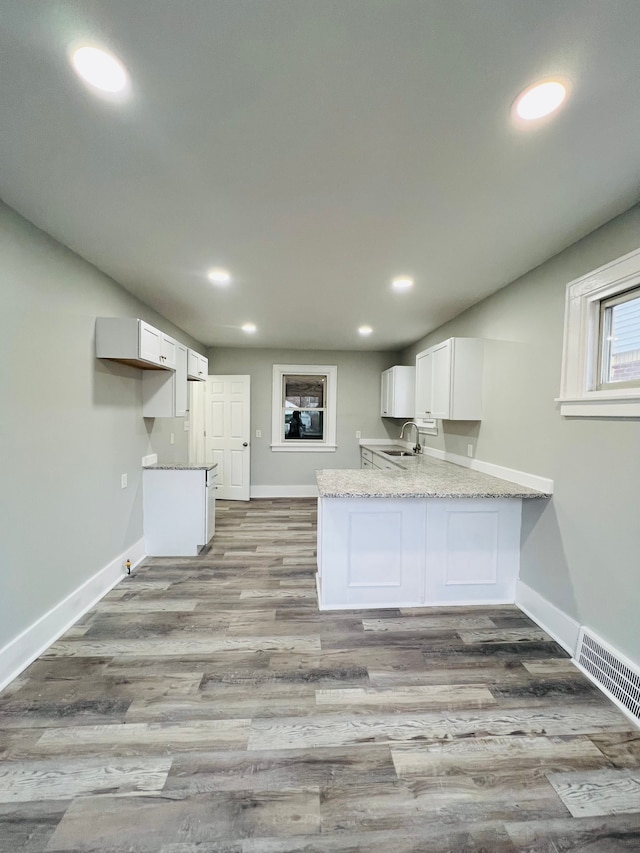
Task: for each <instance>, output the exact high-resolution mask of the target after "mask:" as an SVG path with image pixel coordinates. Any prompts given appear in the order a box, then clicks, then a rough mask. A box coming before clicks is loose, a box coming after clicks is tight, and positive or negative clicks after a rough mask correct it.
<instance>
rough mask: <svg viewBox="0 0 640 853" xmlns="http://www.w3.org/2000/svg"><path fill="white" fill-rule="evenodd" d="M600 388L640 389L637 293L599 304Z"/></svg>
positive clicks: (639, 305) (639, 304)
mask: <svg viewBox="0 0 640 853" xmlns="http://www.w3.org/2000/svg"><path fill="white" fill-rule="evenodd" d="M600 353H601V357H600V385H599V387H600V388H603V387H607V386H611V385H620V384H622V383H624V384H625V385H640V289H637V288H636V289H635V290H633V291H630V292H628V293H624V294H621V295H619V296H616V297H614V298H612V299H608V300H603V302H602V303H601V313H600Z"/></svg>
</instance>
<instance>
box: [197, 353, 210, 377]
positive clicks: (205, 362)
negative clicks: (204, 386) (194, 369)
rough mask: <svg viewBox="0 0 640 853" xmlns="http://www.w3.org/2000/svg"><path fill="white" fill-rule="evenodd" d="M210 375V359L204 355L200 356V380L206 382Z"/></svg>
mask: <svg viewBox="0 0 640 853" xmlns="http://www.w3.org/2000/svg"><path fill="white" fill-rule="evenodd" d="M208 373H209V359H208V358H205V356H203V355H199V356H198V378H199V379H201V380H202V382H204V381H205V380H206V378H207V374H208Z"/></svg>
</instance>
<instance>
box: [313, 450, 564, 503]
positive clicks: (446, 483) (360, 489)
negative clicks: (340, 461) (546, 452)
mask: <svg viewBox="0 0 640 853" xmlns="http://www.w3.org/2000/svg"><path fill="white" fill-rule="evenodd" d="M369 449H370V450H373V451H374V452H378V453H379V452H380V450H381V448H380V447H370V448H369ZM394 462H399V467H397V468H393V469H385V470H379V469H376V468H364V469H353V470H350V469H346V470H324V471H316V480H317V483H318V494H319V495H320V497H325V498H549V497H551V495H549V494H547V493H546V492H540V491H538V490H536V489H530V488H529V487H528V486H520V485H519V484H517V483H512V482H511V481H509V480H502V479H500V478H499V477H492V476H491V475H490V474H483V473H482V472H481V471H473V470H471V469H470V468H464V467H463V466H462V465H455V464H454V463H453V462H444V461H443V460H441V459H435V458H434V457H433V456H426V455H421V456H416V457H408V458H405V459H402V458H400V459H394Z"/></svg>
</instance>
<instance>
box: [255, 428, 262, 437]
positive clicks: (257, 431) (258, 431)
mask: <svg viewBox="0 0 640 853" xmlns="http://www.w3.org/2000/svg"><path fill="white" fill-rule="evenodd" d="M256 438H262V430H261V429H257V430H256Z"/></svg>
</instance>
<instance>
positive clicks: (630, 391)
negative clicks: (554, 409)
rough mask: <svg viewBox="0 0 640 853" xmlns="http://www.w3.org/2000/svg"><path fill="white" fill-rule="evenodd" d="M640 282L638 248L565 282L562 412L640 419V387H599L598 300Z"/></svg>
mask: <svg viewBox="0 0 640 853" xmlns="http://www.w3.org/2000/svg"><path fill="white" fill-rule="evenodd" d="M638 285H640V249H636V250H635V251H634V252H629V254H628V255H623V256H622V257H621V258H617V259H616V260H615V261H612V262H611V263H609V264H606V265H605V266H603V267H600V268H599V269H597V270H593V272H590V273H588V274H587V275H584V276H582V277H581V278H578V279H576V280H575V281H572V282H569V284H568V285H567V293H566V300H565V315H564V344H563V352H562V378H561V385H560V396H559V397H557V398H556V402H558V403H560V414H562V415H565V416H568V417H574V418H575V417H578V418H640V389H639V388H617V389H611V388H606V389H602V390H598V389H597V385H598V371H599V365H598V333H599V327H600V303H601V302H602V300H603V299H609V298H610V297H612V296H616V295H617V294H618V293H623V292H624V291H625V290H630V289H631V288H633V287H637V286H638Z"/></svg>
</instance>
